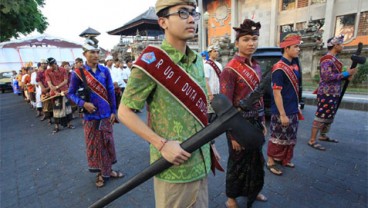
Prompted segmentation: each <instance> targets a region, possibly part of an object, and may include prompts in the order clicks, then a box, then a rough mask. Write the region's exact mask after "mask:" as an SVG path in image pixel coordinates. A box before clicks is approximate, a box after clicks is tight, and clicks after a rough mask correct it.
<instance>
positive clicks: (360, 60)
mask: <svg viewBox="0 0 368 208" xmlns="http://www.w3.org/2000/svg"><path fill="white" fill-rule="evenodd" d="M362 49H363V43H359V44H358V48H357V50H356V52H355V54H353V55H352V56H351V57H350V59H351V60H352V61H353V62H352V63H351V67H350V69H354V68H356V67H357V65H358V64H364V63H365V61H366V58H365V57H363V56H359V55H360V53H361V52H362ZM349 82H350V80H349V79H347V80H345V83H344V86H343V87H342V90H341V95H340V98H339V101H338V102H337V107H336V111H337V109H338V108H339V106H340V103H341V100H342V97H343V96H344V94H345V91H346V89H347V88H348V85H349Z"/></svg>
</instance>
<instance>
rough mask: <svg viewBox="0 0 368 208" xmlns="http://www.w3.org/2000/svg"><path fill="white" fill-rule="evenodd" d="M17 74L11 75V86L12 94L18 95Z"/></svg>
mask: <svg viewBox="0 0 368 208" xmlns="http://www.w3.org/2000/svg"><path fill="white" fill-rule="evenodd" d="M17 76H18V75H13V76H12V87H13V92H14V94H17V95H20V94H21V92H20V87H19V83H18V79H17Z"/></svg>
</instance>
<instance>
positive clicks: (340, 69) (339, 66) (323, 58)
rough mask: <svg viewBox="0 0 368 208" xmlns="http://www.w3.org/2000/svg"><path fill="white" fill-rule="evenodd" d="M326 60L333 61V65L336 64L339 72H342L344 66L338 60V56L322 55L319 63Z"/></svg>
mask: <svg viewBox="0 0 368 208" xmlns="http://www.w3.org/2000/svg"><path fill="white" fill-rule="evenodd" d="M324 61H330V62H332V63H333V65H335V67H336V68H337V70H339V72H340V73H341V72H342V66H343V64H342V63H341V62H340V61H339V60H337V58H336V57H335V56H333V55H330V54H326V55H324V56H322V58H321V59H320V61H319V63H320V64H322V62H324Z"/></svg>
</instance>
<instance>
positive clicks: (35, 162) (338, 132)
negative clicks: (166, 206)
mask: <svg viewBox="0 0 368 208" xmlns="http://www.w3.org/2000/svg"><path fill="white" fill-rule="evenodd" d="M314 111H315V106H310V105H306V106H305V109H304V110H303V113H304V116H305V120H304V121H301V123H300V126H299V132H298V143H297V145H296V148H295V155H294V160H293V162H294V163H295V165H296V168H295V169H289V168H284V169H283V172H284V174H283V176H275V175H272V174H271V173H269V171H268V170H266V175H265V186H264V190H263V191H262V192H263V193H264V194H265V195H266V196H267V198H268V202H265V203H264V202H255V204H254V206H253V207H254V208H263V207H266V208H300V207H301V208H320V207H321V208H325V207H326V208H330V207H331V208H346V207H349V208H351V207H353V208H365V207H367V201H368V198H367V196H368V191H367V190H368V179H367V178H368V172H367V170H368V164H367V161H368V160H367V159H368V158H367V157H368V142H367V141H368V140H367V139H366V138H368V112H362V111H354V110H346V109H340V110H339V112H338V113H337V116H336V121H335V123H334V124H333V126H332V129H331V131H332V132H331V134H330V136H331V137H332V138H334V139H338V140H339V141H340V143H338V144H334V143H323V144H324V146H325V147H326V148H327V151H325V152H321V151H317V150H314V149H312V148H311V147H309V146H308V145H307V141H308V137H309V135H310V128H311V124H312V120H313V114H314ZM34 115H35V112H34V111H32V110H30V109H29V106H28V105H27V104H26V103H24V101H23V100H22V99H21V98H20V97H18V96H15V95H13V94H1V95H0V156H1V159H0V164H1V166H0V207H1V208H14V207H21V208H27V207H30V208H35V207H37V208H54V207H55V208H60V207H61V208H63V207H65V208H66V207H68V208H70V207H78V208H79V207H88V206H89V205H91V204H92V203H93V202H95V201H96V200H98V199H100V198H101V197H103V196H104V195H106V194H107V193H109V192H110V191H112V190H114V189H115V188H116V187H118V186H119V185H121V184H122V183H124V182H126V181H127V180H128V179H129V178H131V177H133V176H135V175H136V174H137V173H139V172H140V171H141V170H143V169H144V168H145V167H147V166H148V163H149V160H148V156H149V152H148V144H147V142H145V141H143V140H141V139H139V138H137V136H135V135H134V134H133V133H132V132H130V131H129V130H127V128H126V127H124V126H123V125H122V124H118V125H115V126H114V136H115V143H116V150H117V157H118V163H117V164H116V165H115V166H114V167H115V168H116V169H119V170H121V171H123V172H124V173H126V174H127V176H126V177H125V178H123V179H120V180H110V181H109V182H108V183H107V184H106V186H105V187H103V188H100V189H97V188H96V186H95V184H94V181H95V175H94V174H92V173H89V172H88V171H87V161H86V156H85V145H84V137H83V129H82V124H81V122H80V121H81V120H80V119H79V118H78V119H76V120H74V121H73V124H74V125H75V126H76V129H72V130H71V129H61V131H60V132H59V133H57V134H55V135H52V134H51V132H52V126H48V125H47V123H46V122H40V121H39V120H38V119H36V118H35V116H34ZM137 115H139V116H140V117H141V118H143V119H145V116H146V113H145V111H143V112H142V113H140V114H137ZM216 146H217V148H218V150H219V152H220V154H221V156H222V159H221V164H222V165H223V166H224V167H226V161H227V155H228V154H227V144H226V139H225V136H224V135H222V136H220V137H219V138H218V139H217V140H216ZM266 147H267V145H265V146H264V148H263V151H264V152H266ZM152 184H153V182H152V179H151V180H149V181H147V182H145V183H144V184H142V185H141V186H139V187H137V188H136V189H134V190H132V191H131V192H129V193H127V194H126V195H124V196H122V197H120V198H119V199H117V200H115V201H114V202H112V203H111V204H110V205H109V206H108V207H110V208H153V207H154V196H153V185H152ZM209 198H210V202H209V207H210V208H224V207H225V204H224V202H225V201H226V195H225V174H224V173H222V172H217V174H216V176H213V175H212V174H211V175H210V176H209ZM238 201H239V203H240V205H241V206H240V207H241V208H244V207H245V199H244V198H240V199H239V200H238Z"/></svg>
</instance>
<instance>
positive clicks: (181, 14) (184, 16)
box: [164, 9, 201, 21]
mask: <svg viewBox="0 0 368 208" xmlns="http://www.w3.org/2000/svg"><path fill="white" fill-rule="evenodd" d="M174 14H178V15H179V17H180V18H181V19H188V18H189V16H192V17H193V18H194V20H196V21H197V20H199V19H200V18H201V13H200V12H197V11H195V10H193V11H191V12H189V11H188V10H186V9H179V10H178V11H176V12H172V13H169V14H167V15H165V16H164V17H169V16H171V15H174Z"/></svg>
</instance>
